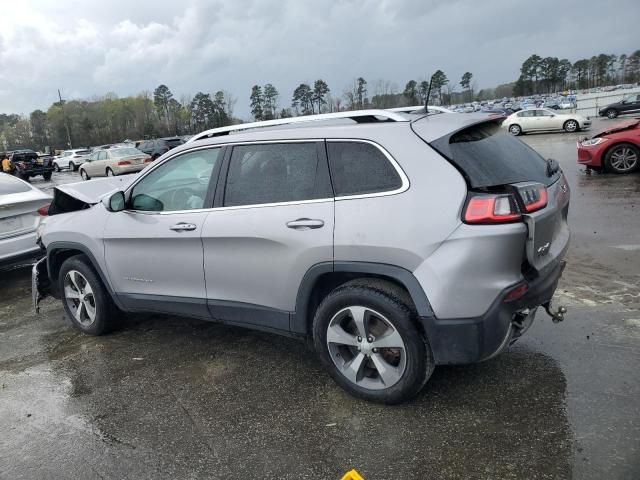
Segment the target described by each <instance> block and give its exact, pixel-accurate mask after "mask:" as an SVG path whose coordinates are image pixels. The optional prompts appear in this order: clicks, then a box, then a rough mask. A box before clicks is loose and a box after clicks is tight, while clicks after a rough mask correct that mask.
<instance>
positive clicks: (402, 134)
mask: <svg viewBox="0 0 640 480" xmlns="http://www.w3.org/2000/svg"><path fill="white" fill-rule="evenodd" d="M336 119H339V120H340V121H339V122H336V121H335V120H336ZM349 120H352V121H353V125H349V124H345V122H347V121H349ZM363 120H364V121H363ZM305 123H306V124H305ZM294 124H295V125H296V126H297V127H298V128H292V127H293V126H294ZM278 126H284V128H269V129H265V128H262V127H278ZM247 129H249V130H247ZM479 162H481V163H482V168H478V167H477V165H478V163H479ZM127 180H129V179H127ZM104 181H105V180H98V181H97V182H104ZM89 186H90V187H91V188H90V189H89V188H86V187H89ZM56 188H57V192H56V196H55V199H56V200H54V203H53V204H52V207H51V210H50V216H49V217H47V219H46V221H45V224H44V226H43V228H42V229H41V242H42V244H43V245H44V246H45V247H46V249H47V259H45V260H44V261H41V262H39V263H38V264H37V265H36V266H35V267H34V270H33V272H34V273H33V283H34V286H35V290H34V300H35V304H36V307H37V305H38V302H39V301H40V299H41V298H42V297H43V296H46V295H49V294H52V295H54V296H57V297H58V298H60V299H61V300H62V304H63V306H64V309H65V312H66V315H67V317H68V318H69V320H70V321H71V323H72V324H73V325H74V326H75V327H76V328H78V329H79V330H80V331H83V332H85V333H88V334H92V335H99V334H102V333H105V332H106V331H108V330H109V329H110V328H113V326H114V325H115V321H116V318H117V316H118V315H119V314H120V313H121V312H131V311H154V312H167V313H171V314H174V315H176V314H177V315H189V316H194V317H198V318H202V319H205V320H215V321H220V322H223V323H228V324H231V325H241V326H245V327H249V328H256V329H263V330H268V331H271V332H275V333H282V334H285V335H288V336H297V337H300V338H305V337H306V338H310V339H312V340H313V343H314V345H315V349H316V350H317V352H318V354H319V356H320V359H321V360H322V362H323V363H324V365H325V366H326V368H327V369H328V371H329V373H330V375H331V376H332V377H333V378H334V379H335V381H336V382H337V383H338V384H339V385H341V386H342V387H344V388H345V389H346V390H348V391H349V392H351V393H352V394H354V395H356V396H359V397H362V398H365V399H369V400H374V401H380V402H385V403H397V402H400V401H403V400H406V399H408V398H410V397H412V396H413V395H415V394H416V393H417V392H418V391H419V390H420V389H421V388H422V386H423V385H424V384H425V383H426V381H427V380H428V378H429V377H430V375H431V373H432V371H433V369H434V366H435V365H447V364H458V363H469V362H477V361H480V360H483V359H487V358H491V357H493V356H494V355H497V354H498V353H500V352H501V351H503V350H504V349H505V348H506V347H507V346H508V345H510V344H511V343H512V342H513V341H515V340H516V339H517V338H519V337H520V336H521V335H522V334H523V333H524V332H525V331H526V330H527V329H528V328H529V326H530V325H531V323H532V322H533V320H534V316H535V314H536V309H537V307H539V306H540V305H546V307H545V308H549V302H550V301H551V298H552V296H553V294H554V291H555V289H556V285H557V282H558V279H559V277H560V275H561V272H562V269H563V266H564V262H563V257H564V255H565V252H566V251H567V248H568V242H569V230H568V226H567V222H566V219H567V211H568V205H569V189H568V186H567V182H566V180H565V178H564V176H563V174H562V172H561V171H560V169H559V167H558V165H557V163H555V162H553V161H545V160H544V159H543V158H541V157H540V155H538V154H537V153H536V152H535V151H534V150H532V149H531V148H529V147H527V146H526V145H524V144H523V143H522V142H520V140H518V139H516V138H513V137H512V136H510V135H508V134H506V133H504V132H503V131H502V129H501V128H500V126H499V124H498V123H497V122H496V121H494V120H491V119H488V118H487V116H486V115H481V114H468V115H451V114H450V115H447V114H442V115H428V116H427V115H424V114H416V115H412V114H401V113H395V112H389V111H385V110H364V111H356V112H339V113H332V114H323V115H316V116H307V117H298V118H294V119H278V120H272V121H266V122H258V123H253V124H251V123H250V124H245V125H234V126H229V127H222V128H218V129H213V130H209V131H206V132H202V133H201V134H199V135H196V136H195V137H194V138H192V139H191V141H190V142H188V143H186V144H185V145H182V146H180V147H177V148H175V149H174V150H172V151H171V152H170V153H169V154H168V155H165V156H164V158H162V159H161V160H159V161H157V162H155V163H154V164H153V165H151V166H150V167H149V168H148V169H147V170H145V171H144V172H142V173H141V174H140V175H137V176H135V177H133V178H132V179H131V180H130V181H128V183H127V184H126V185H124V186H123V187H122V188H121V189H120V190H119V191H115V192H114V191H113V184H107V185H103V184H102V183H98V184H92V185H88V184H86V183H80V184H75V185H61V186H58V187H56ZM107 192H109V193H108V194H107ZM58 200H59V201H60V205H58ZM416 205H421V206H422V207H421V211H420V217H421V218H422V219H424V221H416V216H415V214H416ZM61 212H64V213H61ZM122 212H126V214H123V213H122ZM56 213H57V214H56ZM527 232H528V233H527ZM150 239H151V240H152V241H149V240H150ZM205 279H206V281H205ZM549 311H551V310H549ZM552 314H553V315H555V318H556V319H559V318H561V317H560V316H561V315H562V310H558V312H553V311H552Z"/></svg>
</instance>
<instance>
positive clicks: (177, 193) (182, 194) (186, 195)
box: [169, 187, 204, 210]
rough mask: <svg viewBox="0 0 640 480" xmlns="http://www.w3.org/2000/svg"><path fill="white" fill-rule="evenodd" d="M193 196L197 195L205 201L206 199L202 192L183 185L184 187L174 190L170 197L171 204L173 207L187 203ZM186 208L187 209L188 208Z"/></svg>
mask: <svg viewBox="0 0 640 480" xmlns="http://www.w3.org/2000/svg"><path fill="white" fill-rule="evenodd" d="M191 197H197V198H199V199H201V200H202V201H203V203H204V199H203V198H202V193H201V192H198V191H196V190H194V189H193V188H190V187H182V188H176V189H175V190H174V191H173V193H172V194H171V197H170V199H169V205H171V206H172V207H173V206H174V205H187V203H188V202H189V200H190V199H191ZM179 210H183V209H182V208H180V209H179ZM184 210H186V208H185V209H184Z"/></svg>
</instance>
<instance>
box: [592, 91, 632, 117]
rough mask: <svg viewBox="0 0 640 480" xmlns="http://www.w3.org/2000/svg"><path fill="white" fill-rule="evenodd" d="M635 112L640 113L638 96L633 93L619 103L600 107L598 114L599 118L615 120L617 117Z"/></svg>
mask: <svg viewBox="0 0 640 480" xmlns="http://www.w3.org/2000/svg"><path fill="white" fill-rule="evenodd" d="M637 112H640V95H638V94H635V93H634V94H632V95H627V96H625V97H624V98H623V99H622V100H621V101H619V102H616V103H612V104H610V105H607V106H606V107H602V108H601V109H600V110H599V111H598V114H599V115H600V116H601V117H608V118H616V117H617V116H618V115H622V114H626V113H637Z"/></svg>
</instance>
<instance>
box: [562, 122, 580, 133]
mask: <svg viewBox="0 0 640 480" xmlns="http://www.w3.org/2000/svg"><path fill="white" fill-rule="evenodd" d="M562 128H564V131H565V132H569V133H573V132H577V131H578V130H579V129H580V125H578V122H576V121H575V120H567V121H566V122H564V125H563V127H562Z"/></svg>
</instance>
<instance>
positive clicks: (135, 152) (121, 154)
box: [110, 147, 142, 157]
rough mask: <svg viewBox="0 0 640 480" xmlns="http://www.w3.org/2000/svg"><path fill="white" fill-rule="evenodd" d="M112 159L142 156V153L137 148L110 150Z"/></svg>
mask: <svg viewBox="0 0 640 480" xmlns="http://www.w3.org/2000/svg"><path fill="white" fill-rule="evenodd" d="M110 152H111V156H112V157H126V156H128V155H142V152H141V151H140V150H138V149H137V148H128V147H127V148H114V149H113V150H110Z"/></svg>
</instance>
